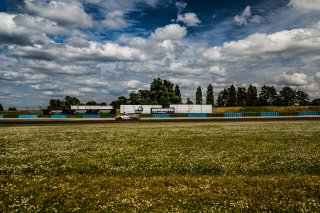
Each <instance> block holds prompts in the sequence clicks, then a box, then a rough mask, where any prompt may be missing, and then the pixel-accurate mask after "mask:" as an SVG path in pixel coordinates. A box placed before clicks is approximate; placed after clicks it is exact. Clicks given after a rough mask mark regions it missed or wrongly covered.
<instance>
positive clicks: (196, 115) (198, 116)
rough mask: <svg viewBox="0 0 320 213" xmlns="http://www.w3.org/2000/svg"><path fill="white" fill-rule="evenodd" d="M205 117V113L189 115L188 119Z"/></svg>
mask: <svg viewBox="0 0 320 213" xmlns="http://www.w3.org/2000/svg"><path fill="white" fill-rule="evenodd" d="M203 117H207V114H206V113H189V114H188V118H203Z"/></svg>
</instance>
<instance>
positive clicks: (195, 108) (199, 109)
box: [170, 104, 212, 113]
mask: <svg viewBox="0 0 320 213" xmlns="http://www.w3.org/2000/svg"><path fill="white" fill-rule="evenodd" d="M170 107H174V108H175V113H212V105H194V104H190V105H186V104H184V105H182V104H173V105H170Z"/></svg>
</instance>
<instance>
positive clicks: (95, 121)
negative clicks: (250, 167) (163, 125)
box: [0, 116, 320, 125]
mask: <svg viewBox="0 0 320 213" xmlns="http://www.w3.org/2000/svg"><path fill="white" fill-rule="evenodd" d="M315 120H320V116H283V117H282V116H281V117H232V118H230V117H228V118H225V117H215V118H157V119H156V118H141V120H140V121H116V120H114V119H103V118H97V119H88V118H86V119H81V118H77V119H70V118H64V119H53V118H35V119H24V118H13V119H10V118H4V119H0V125H28V124H102V123H133V122H150V123H159V122H253V121H260V122H261V121H315Z"/></svg>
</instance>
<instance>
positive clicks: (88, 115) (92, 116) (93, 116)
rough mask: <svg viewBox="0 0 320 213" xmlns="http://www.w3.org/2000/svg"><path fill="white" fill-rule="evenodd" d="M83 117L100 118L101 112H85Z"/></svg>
mask: <svg viewBox="0 0 320 213" xmlns="http://www.w3.org/2000/svg"><path fill="white" fill-rule="evenodd" d="M83 118H100V114H84V115H83Z"/></svg>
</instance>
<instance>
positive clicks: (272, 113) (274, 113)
mask: <svg viewBox="0 0 320 213" xmlns="http://www.w3.org/2000/svg"><path fill="white" fill-rule="evenodd" d="M260 115H261V116H263V117H268V116H280V112H261V114H260Z"/></svg>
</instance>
